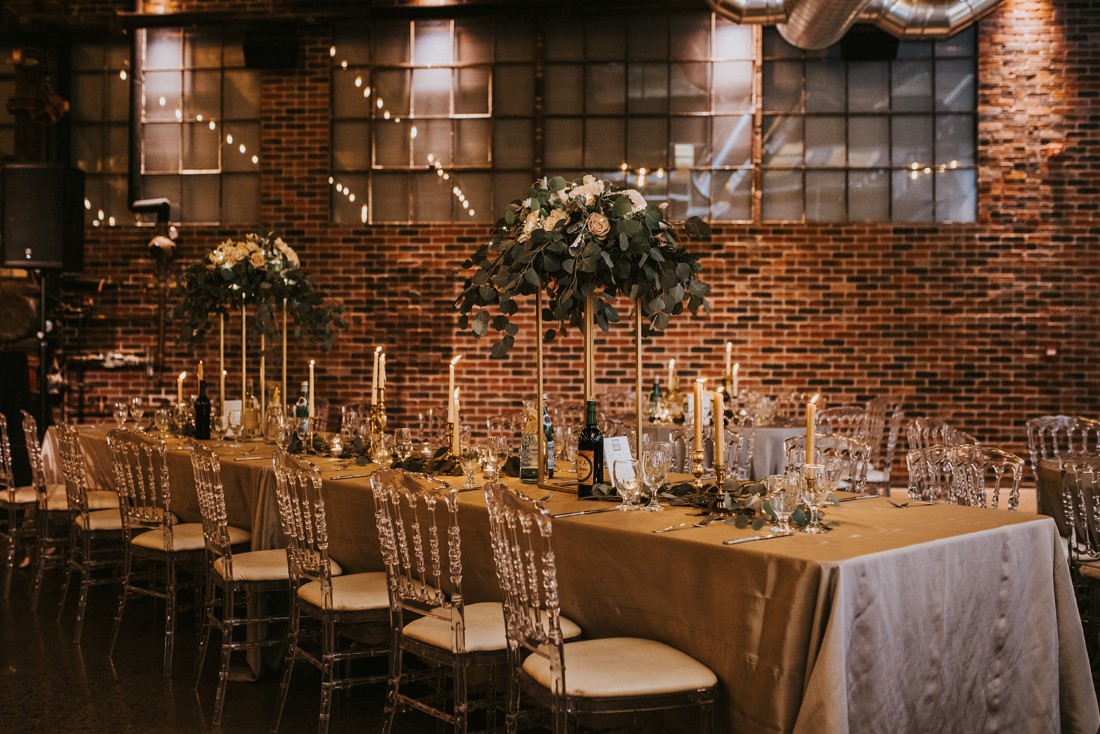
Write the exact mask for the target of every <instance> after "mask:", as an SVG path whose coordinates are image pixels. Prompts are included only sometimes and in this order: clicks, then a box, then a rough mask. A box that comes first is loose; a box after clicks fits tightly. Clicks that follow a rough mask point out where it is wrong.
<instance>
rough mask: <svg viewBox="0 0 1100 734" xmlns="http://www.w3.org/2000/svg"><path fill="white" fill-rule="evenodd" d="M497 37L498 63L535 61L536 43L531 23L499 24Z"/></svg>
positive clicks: (505, 22) (503, 22) (504, 22)
mask: <svg viewBox="0 0 1100 734" xmlns="http://www.w3.org/2000/svg"><path fill="white" fill-rule="evenodd" d="M495 35H496V38H495V43H496V60H497V61H531V60H532V59H534V57H535V56H534V51H535V43H534V39H533V38H532V33H531V25H530V23H511V22H507V21H502V22H498V23H497V28H496V34H495Z"/></svg>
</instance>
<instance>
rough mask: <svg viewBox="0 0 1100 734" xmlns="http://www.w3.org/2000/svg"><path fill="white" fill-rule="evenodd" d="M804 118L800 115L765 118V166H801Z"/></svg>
mask: <svg viewBox="0 0 1100 734" xmlns="http://www.w3.org/2000/svg"><path fill="white" fill-rule="evenodd" d="M802 120H803V118H802V117H800V116H793V117H765V118H764V131H763V137H764V166H765V167H768V166H776V167H782V168H791V167H801V165H802Z"/></svg>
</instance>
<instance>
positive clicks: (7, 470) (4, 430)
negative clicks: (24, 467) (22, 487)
mask: <svg viewBox="0 0 1100 734" xmlns="http://www.w3.org/2000/svg"><path fill="white" fill-rule="evenodd" d="M14 489H15V474H14V470H13V469H12V463H11V441H10V440H9V439H8V419H7V418H6V417H4V415H3V413H0V492H3V493H5V494H10V493H11V492H12V490H14Z"/></svg>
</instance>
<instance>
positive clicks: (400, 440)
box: [393, 428, 413, 462]
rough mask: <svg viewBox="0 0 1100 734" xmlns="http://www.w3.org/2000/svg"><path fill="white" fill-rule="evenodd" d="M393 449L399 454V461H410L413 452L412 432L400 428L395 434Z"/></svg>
mask: <svg viewBox="0 0 1100 734" xmlns="http://www.w3.org/2000/svg"><path fill="white" fill-rule="evenodd" d="M393 448H394V451H395V452H396V453H397V460H398V461H400V462H405V461H408V459H409V457H410V456H412V452H413V440H412V431H411V430H409V429H408V428H398V429H397V430H395V431H394V432H393Z"/></svg>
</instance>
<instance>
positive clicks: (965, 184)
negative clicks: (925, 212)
mask: <svg viewBox="0 0 1100 734" xmlns="http://www.w3.org/2000/svg"><path fill="white" fill-rule="evenodd" d="M935 183H936V221H939V222H973V221H974V220H975V218H976V212H977V201H978V175H977V172H975V171H973V170H970V171H937V172H936V181H935Z"/></svg>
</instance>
